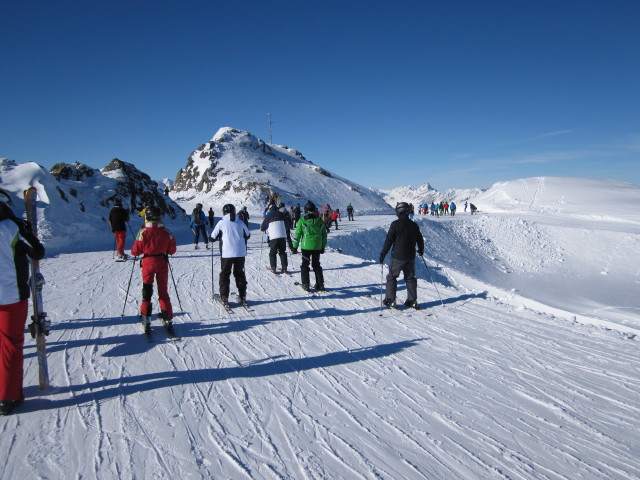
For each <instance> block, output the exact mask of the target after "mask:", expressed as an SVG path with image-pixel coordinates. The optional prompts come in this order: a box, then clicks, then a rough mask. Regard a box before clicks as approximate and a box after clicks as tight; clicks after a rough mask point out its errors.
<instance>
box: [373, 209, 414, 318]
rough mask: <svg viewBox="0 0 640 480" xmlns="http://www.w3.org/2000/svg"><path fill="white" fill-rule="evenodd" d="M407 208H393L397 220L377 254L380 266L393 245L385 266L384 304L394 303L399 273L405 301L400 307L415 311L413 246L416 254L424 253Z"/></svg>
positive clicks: (390, 304)
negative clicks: (404, 290)
mask: <svg viewBox="0 0 640 480" xmlns="http://www.w3.org/2000/svg"><path fill="white" fill-rule="evenodd" d="M410 210H411V207H410V206H409V204H408V203H406V202H400V203H398V204H397V205H396V214H397V215H398V220H395V221H394V222H393V223H391V227H389V232H388V233H387V238H386V240H385V242H384V245H383V247H382V252H380V263H384V257H386V256H387V252H388V251H389V249H390V248H391V246H392V245H393V250H392V251H391V262H390V263H389V273H388V275H387V289H386V294H385V299H384V300H383V302H382V303H384V304H385V305H386V306H387V307H390V306H393V305H395V303H396V289H397V287H398V277H399V276H400V272H402V273H403V274H404V281H405V282H406V284H407V300H406V301H405V302H404V304H405V305H406V306H407V307H414V308H419V305H418V280H417V279H416V266H415V260H416V245H417V248H418V255H420V256H422V254H423V253H424V239H423V238H422V233H421V232H420V227H418V224H416V223H415V222H414V221H413V220H411V219H410V218H409V212H410Z"/></svg>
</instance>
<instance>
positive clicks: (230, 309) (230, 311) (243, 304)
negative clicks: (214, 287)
mask: <svg viewBox="0 0 640 480" xmlns="http://www.w3.org/2000/svg"><path fill="white" fill-rule="evenodd" d="M213 299H214V300H215V301H216V302H218V303H219V304H220V305H222V308H224V309H225V310H226V311H227V313H228V314H229V315H231V314H233V307H232V306H231V305H229V303H228V302H227V303H223V302H222V299H221V298H220V294H218V293H215V294H214V295H213ZM236 301H237V302H238V303H239V304H240V306H241V307H242V308H244V309H245V310H246V311H247V312H253V309H252V308H251V307H250V306H249V304H248V303H247V301H246V300H245V301H242V299H241V298H240V297H239V296H237V295H236Z"/></svg>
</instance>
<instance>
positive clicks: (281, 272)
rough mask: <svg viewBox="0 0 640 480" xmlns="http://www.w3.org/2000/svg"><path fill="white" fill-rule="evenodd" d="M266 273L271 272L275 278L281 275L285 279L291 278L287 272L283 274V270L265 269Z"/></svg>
mask: <svg viewBox="0 0 640 480" xmlns="http://www.w3.org/2000/svg"><path fill="white" fill-rule="evenodd" d="M267 271H268V272H271V273H272V274H274V275H275V276H276V277H280V276H282V275H284V276H286V277H293V275H292V274H290V273H289V272H285V271H284V270H275V271H274V270H271V268H269V267H267Z"/></svg>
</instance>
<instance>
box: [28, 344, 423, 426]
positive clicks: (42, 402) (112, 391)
mask: <svg viewBox="0 0 640 480" xmlns="http://www.w3.org/2000/svg"><path fill="white" fill-rule="evenodd" d="M424 340H428V339H427V338H417V339H414V340H405V341H401V342H394V343H388V344H382V345H375V346H371V347H363V348H359V349H352V350H344V351H339V352H332V353H326V354H323V355H318V356H315V357H307V358H293V359H291V358H289V359H281V360H275V361H272V362H269V363H259V364H256V362H255V361H254V362H252V363H250V364H247V365H239V366H235V367H224V368H207V369H199V370H184V371H172V372H157V373H146V374H143V375H133V376H130V377H121V378H113V379H106V380H99V381H96V382H89V383H83V384H81V385H71V386H69V387H59V388H58V389H57V391H54V393H56V394H59V393H67V392H68V393H69V394H70V395H71V397H70V398H64V399H58V400H51V399H34V400H30V401H27V402H25V406H24V407H23V408H22V409H21V411H22V412H25V413H26V412H29V411H36V410H47V409H54V408H62V407H71V406H77V405H80V404H83V403H87V402H101V401H105V400H109V399H113V398H117V397H121V396H128V395H133V394H136V393H143V392H149V391H153V390H158V389H161V388H170V387H177V386H183V385H195V384H198V383H211V382H219V381H224V380H232V379H242V378H262V377H268V376H273V375H284V374H288V373H297V372H304V371H309V370H313V369H317V368H329V367H335V366H338V365H348V364H352V363H356V362H363V361H366V360H372V359H376V358H383V357H388V356H390V355H396V354H398V353H400V352H402V351H403V350H405V349H407V348H409V347H413V346H415V345H417V344H418V342H420V341H424ZM275 358H278V357H275ZM272 359H273V358H272ZM36 388H37V387H36V386H33V387H29V388H28V389H26V390H27V396H30V395H37V393H36V391H35V389H36ZM31 390H33V392H32V391H31Z"/></svg>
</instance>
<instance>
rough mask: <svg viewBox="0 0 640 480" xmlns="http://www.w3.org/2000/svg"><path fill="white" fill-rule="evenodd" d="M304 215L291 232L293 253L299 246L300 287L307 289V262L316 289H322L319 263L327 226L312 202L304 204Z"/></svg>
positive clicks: (322, 282) (325, 242)
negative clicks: (300, 260) (310, 267)
mask: <svg viewBox="0 0 640 480" xmlns="http://www.w3.org/2000/svg"><path fill="white" fill-rule="evenodd" d="M304 212H305V215H304V217H302V218H301V219H300V221H298V224H297V225H296V231H295V233H294V234H293V248H294V250H293V253H294V254H296V253H298V252H297V249H298V246H300V250H301V254H302V264H301V265H300V280H301V283H302V288H303V289H305V290H306V291H309V263H311V266H312V267H313V272H314V273H315V277H316V284H315V289H316V290H324V274H323V272H322V266H321V265H320V255H321V254H323V253H324V249H325V248H326V246H327V226H326V224H325V223H324V221H323V220H322V219H321V218H319V217H318V211H317V210H316V206H315V204H314V203H313V202H307V204H306V205H305V206H304Z"/></svg>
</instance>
